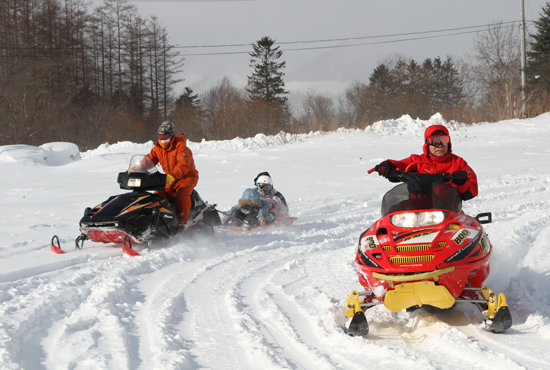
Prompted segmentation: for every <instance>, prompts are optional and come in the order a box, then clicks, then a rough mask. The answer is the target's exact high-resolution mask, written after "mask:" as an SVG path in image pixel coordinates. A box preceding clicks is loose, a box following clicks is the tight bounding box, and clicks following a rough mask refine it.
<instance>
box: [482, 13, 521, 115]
mask: <svg viewBox="0 0 550 370" xmlns="http://www.w3.org/2000/svg"><path fill="white" fill-rule="evenodd" d="M473 49H474V54H473V60H474V66H473V69H472V73H473V77H474V81H475V82H476V83H477V84H478V87H477V88H475V89H474V90H475V91H479V92H480V93H481V96H479V98H480V100H479V101H481V102H482V104H486V105H487V107H488V109H489V112H488V113H489V117H487V118H488V119H490V120H494V121H500V120H503V119H509V118H512V117H513V115H514V110H513V97H514V96H516V95H518V91H519V88H520V84H521V75H520V71H521V70H520V64H521V63H520V50H521V49H520V37H519V28H518V27H517V26H516V25H514V24H512V25H511V26H508V25H506V26H505V25H503V24H502V22H496V23H493V24H492V25H491V26H489V28H488V29H487V31H483V32H479V33H478V34H477V36H476V38H475V40H474V48H473Z"/></svg>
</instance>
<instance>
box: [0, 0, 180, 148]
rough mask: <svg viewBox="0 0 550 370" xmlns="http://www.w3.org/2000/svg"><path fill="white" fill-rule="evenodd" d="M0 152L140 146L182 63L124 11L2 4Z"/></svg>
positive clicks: (154, 27) (22, 0) (111, 5)
mask: <svg viewBox="0 0 550 370" xmlns="http://www.w3.org/2000/svg"><path fill="white" fill-rule="evenodd" d="M0 53H1V54H0V127H1V131H0V143H1V144H17V143H25V144H39V143H44V142H47V141H70V142H75V143H78V144H79V145H81V146H82V147H84V148H86V147H90V146H96V145H98V144H99V143H102V142H105V141H116V140H122V139H123V138H124V137H127V135H130V136H131V138H132V139H133V140H138V141H146V140H149V139H150V137H151V135H152V134H154V129H152V123H153V122H154V123H157V122H158V121H159V119H160V118H162V117H165V116H166V115H167V114H168V111H169V109H170V107H171V106H172V103H173V100H174V98H173V92H172V89H173V86H174V84H175V83H177V82H179V81H178V79H177V75H178V72H179V71H180V68H181V66H182V65H183V59H182V58H180V57H178V55H177V53H176V52H174V47H173V45H171V44H170V43H169V39H168V34H167V32H166V29H165V28H164V27H162V25H161V24H160V22H159V21H158V19H157V18H155V17H151V18H149V19H144V18H142V17H140V16H139V15H138V14H137V8H136V7H135V6H133V5H130V4H128V3H127V2H126V1H119V0H105V2H104V3H103V5H102V6H99V7H97V8H95V9H94V11H93V12H90V10H89V9H88V6H87V4H86V3H85V1H84V0H17V1H13V0H0Z"/></svg>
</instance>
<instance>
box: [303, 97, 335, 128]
mask: <svg viewBox="0 0 550 370" xmlns="http://www.w3.org/2000/svg"><path fill="white" fill-rule="evenodd" d="M299 120H300V121H301V122H302V126H303V127H304V128H305V130H307V131H333V130H336V129H337V128H338V121H337V120H336V114H335V109H334V102H333V101H332V99H331V98H328V97H326V96H323V95H320V94H317V93H315V92H314V91H313V90H309V91H308V92H307V94H306V97H305V98H304V99H303V100H302V105H301V108H300V117H299Z"/></svg>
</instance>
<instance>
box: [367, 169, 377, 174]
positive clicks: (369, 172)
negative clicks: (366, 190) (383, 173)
mask: <svg viewBox="0 0 550 370" xmlns="http://www.w3.org/2000/svg"><path fill="white" fill-rule="evenodd" d="M374 171H376V170H375V169H374V167H373V168H371V169H370V170H368V171H367V173H368V174H369V175H370V174H371V173H373V172H374Z"/></svg>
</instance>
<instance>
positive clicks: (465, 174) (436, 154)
mask: <svg viewBox="0 0 550 370" xmlns="http://www.w3.org/2000/svg"><path fill="white" fill-rule="evenodd" d="M418 161H425V162H429V163H432V164H433V165H434V166H435V168H436V173H446V172H447V173H451V174H453V175H454V178H453V180H452V183H451V184H452V185H453V186H454V187H456V188H457V190H458V192H459V193H460V196H461V198H462V200H469V199H472V198H474V197H476V196H477V194H478V188H477V176H476V174H475V172H474V170H472V168H470V166H468V163H466V161H465V160H464V159H462V158H461V157H459V156H457V155H455V154H453V153H452V152H451V139H450V136H449V130H447V128H446V127H445V126H443V125H433V126H429V127H428V128H427V129H426V131H425V132H424V153H423V154H422V155H416V154H412V155H411V156H410V157H408V158H405V159H403V160H400V161H396V160H391V159H388V160H385V161H383V162H381V163H380V164H379V165H377V166H376V167H375V168H374V169H375V171H377V172H378V174H379V175H380V176H384V177H385V178H390V173H391V171H393V170H397V171H404V170H405V168H406V167H407V166H408V165H409V164H410V163H414V162H418ZM431 167H432V166H430V165H428V164H423V163H419V164H418V165H417V168H416V172H422V173H432V171H433V170H432V169H431ZM390 180H391V178H390Z"/></svg>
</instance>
